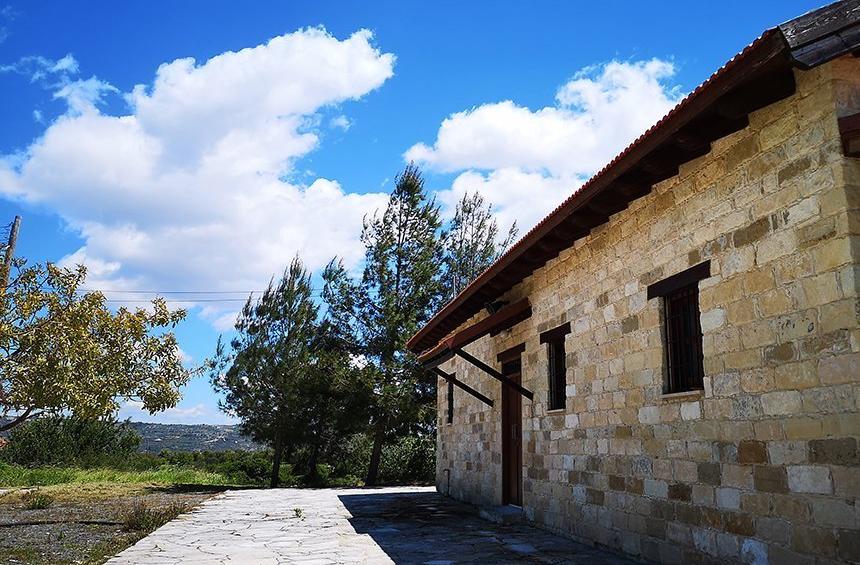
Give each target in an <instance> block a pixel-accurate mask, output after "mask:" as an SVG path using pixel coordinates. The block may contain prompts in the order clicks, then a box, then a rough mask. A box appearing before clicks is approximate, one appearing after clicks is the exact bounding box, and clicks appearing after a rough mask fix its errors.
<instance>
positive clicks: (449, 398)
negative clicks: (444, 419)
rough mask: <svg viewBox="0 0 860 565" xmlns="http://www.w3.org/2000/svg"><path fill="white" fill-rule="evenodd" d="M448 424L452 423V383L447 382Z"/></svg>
mask: <svg viewBox="0 0 860 565" xmlns="http://www.w3.org/2000/svg"><path fill="white" fill-rule="evenodd" d="M448 423H449V424H453V423H454V383H453V382H451V381H448Z"/></svg>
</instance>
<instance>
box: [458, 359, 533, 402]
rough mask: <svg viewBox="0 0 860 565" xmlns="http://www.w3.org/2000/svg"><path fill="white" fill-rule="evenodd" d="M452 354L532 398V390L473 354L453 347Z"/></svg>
mask: <svg viewBox="0 0 860 565" xmlns="http://www.w3.org/2000/svg"><path fill="white" fill-rule="evenodd" d="M454 355H456V356H458V357H460V358H461V359H464V360H465V361H468V362H469V363H471V364H472V365H474V366H475V367H477V368H479V369H481V370H482V371H484V372H485V373H487V374H488V375H490V376H491V377H493V378H494V379H496V380H498V381H501V382H502V383H503V384H505V385H507V386H509V387H511V388H512V389H514V390H515V391H517V392H518V393H520V394H521V395H522V396H524V397H526V398H528V399H529V400H532V399H533V398H534V395H533V394H532V392H531V391H530V390H529V389H527V388H524V387H522V386H521V385H519V384H517V383H515V382H514V381H512V380H511V379H509V378H508V377H506V376H504V375H503V374H501V373H500V372H499V371H497V370H495V369H494V368H492V367H490V366H489V365H487V364H486V363H484V362H483V361H481V360H480V359H478V358H477V357H474V356H473V355H470V354H469V353H466V352H465V351H463V350H462V349H455V350H454Z"/></svg>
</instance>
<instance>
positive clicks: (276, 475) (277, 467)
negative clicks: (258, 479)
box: [269, 433, 284, 488]
mask: <svg viewBox="0 0 860 565" xmlns="http://www.w3.org/2000/svg"><path fill="white" fill-rule="evenodd" d="M283 451H284V448H283V445H282V442H281V434H280V433H277V434H275V445H274V453H273V457H272V480H271V482H270V483H269V486H270V487H271V488H277V487H278V480H279V479H280V475H281V455H283Z"/></svg>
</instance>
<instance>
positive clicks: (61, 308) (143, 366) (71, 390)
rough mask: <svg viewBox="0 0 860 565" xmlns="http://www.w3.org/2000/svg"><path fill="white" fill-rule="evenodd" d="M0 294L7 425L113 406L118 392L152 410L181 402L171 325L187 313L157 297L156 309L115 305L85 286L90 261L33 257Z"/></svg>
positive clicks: (19, 265) (99, 413)
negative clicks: (35, 261)
mask: <svg viewBox="0 0 860 565" xmlns="http://www.w3.org/2000/svg"><path fill="white" fill-rule="evenodd" d="M13 270H14V276H13V277H12V280H11V281H10V282H9V284H8V286H7V288H6V289H5V292H3V293H2V295H0V308H1V309H2V312H0V410H2V416H3V418H4V419H5V420H7V421H6V423H5V424H3V425H2V426H0V430H8V429H10V428H12V427H15V426H17V425H19V424H21V423H22V422H25V421H27V420H28V419H31V418H34V417H36V416H38V415H39V414H42V413H53V414H59V413H62V412H70V413H72V414H74V415H76V416H79V417H82V418H99V417H105V416H109V415H111V414H113V413H114V412H115V411H116V410H117V408H118V405H119V401H120V400H121V399H125V400H137V401H140V402H142V403H143V406H144V408H145V409H147V410H148V411H149V412H150V413H154V412H158V411H161V410H165V409H167V408H170V407H172V406H175V405H176V403H177V402H178V400H179V398H180V394H179V387H180V386H181V385H183V384H184V383H185V382H187V380H188V378H189V372H188V371H187V370H186V369H185V368H184V367H183V366H182V362H181V361H180V358H179V349H178V348H177V345H176V338H175V337H174V335H173V333H172V332H171V331H168V330H169V329H170V328H173V327H175V326H176V324H178V323H179V322H180V321H181V320H182V319H183V318H184V317H185V312H184V311H182V310H178V311H173V312H171V311H169V310H168V309H167V306H166V304H165V302H164V301H163V300H161V299H156V300H154V301H153V302H152V307H151V309H149V310H147V309H143V308H139V309H137V310H135V311H130V310H128V309H126V308H120V309H118V310H117V311H115V312H114V311H112V310H111V309H109V308H108V307H107V306H106V303H105V297H104V295H102V294H101V293H99V292H82V291H81V284H82V283H83V281H84V280H85V278H86V269H85V268H84V267H83V266H78V267H76V268H74V269H66V268H61V267H58V266H56V265H52V264H47V265H34V266H30V267H28V266H26V262H25V261H24V260H22V259H16V260H15V261H14V269H13Z"/></svg>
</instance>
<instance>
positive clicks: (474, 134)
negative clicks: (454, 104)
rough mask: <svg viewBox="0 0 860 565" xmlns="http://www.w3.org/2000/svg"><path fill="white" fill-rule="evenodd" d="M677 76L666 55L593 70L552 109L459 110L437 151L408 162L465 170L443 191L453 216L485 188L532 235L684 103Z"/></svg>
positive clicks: (420, 148) (429, 149)
mask: <svg viewBox="0 0 860 565" xmlns="http://www.w3.org/2000/svg"><path fill="white" fill-rule="evenodd" d="M674 72H675V68H674V66H673V64H672V63H671V62H668V61H663V60H659V59H652V60H649V61H638V62H618V61H612V62H610V63H607V64H605V65H599V66H592V67H588V68H586V69H583V70H582V71H580V72H578V73H576V74H575V75H574V76H573V78H571V79H570V80H569V81H568V82H566V83H565V84H564V85H562V86H561V88H559V89H558V91H557V92H556V96H555V103H554V104H553V105H552V106H547V107H544V108H540V109H538V110H531V109H529V108H526V107H524V106H520V105H517V104H516V103H514V102H512V101H510V100H507V101H503V102H497V103H488V104H483V105H481V106H478V107H476V108H472V109H470V110H466V111H463V112H458V113H455V114H452V115H451V116H449V117H448V118H446V119H445V120H444V121H443V122H442V124H441V126H440V128H439V131H438V133H437V136H436V141H435V142H434V143H433V145H432V146H429V145H427V144H424V143H418V144H415V145H413V146H412V147H411V148H409V149H408V150H407V151H406V153H405V155H404V157H405V159H406V160H407V161H416V162H418V163H423V164H426V165H427V166H430V167H432V168H434V169H436V170H440V171H445V172H460V173H461V174H460V175H459V176H458V177H457V178H456V179H455V180H454V182H453V184H452V186H451V189H450V190H448V191H443V192H441V193H440V195H439V197H440V200H441V201H442V202H443V204H445V205H446V207H447V208H449V210H450V208H451V207H453V204H454V203H456V201H457V199H458V198H459V197H460V196H462V193H463V192H464V191H466V190H469V191H474V190H480V191H481V192H482V193H483V194H484V195H485V197H486V198H487V199H488V200H489V201H490V202H492V203H493V204H494V207H495V209H496V211H497V214H498V215H499V217H500V218H501V220H502V223H503V224H504V225H507V224H508V223H509V222H510V221H512V220H513V219H516V220H517V221H518V223H519V225H520V227H521V228H523V229H528V228H530V227H531V226H532V225H534V224H535V223H536V222H537V221H538V220H539V219H540V218H541V217H542V216H543V215H545V214H546V213H547V212H548V211H549V210H551V209H552V208H553V207H554V206H556V205H557V204H558V203H560V202H561V201H562V200H563V199H564V197H566V196H568V195H570V194H571V193H572V192H573V190H575V189H576V188H577V187H578V186H579V185H580V184H581V183H582V182H583V181H584V180H585V179H586V178H587V177H589V176H590V175H592V174H593V173H595V172H596V171H597V170H599V169H600V168H601V167H602V166H603V165H605V164H606V163H607V162H609V161H610V160H611V159H612V157H614V156H615V155H616V154H617V153H618V152H619V151H620V150H621V149H623V148H624V147H625V146H626V145H627V144H629V143H630V142H631V141H633V140H634V139H635V138H636V137H637V136H638V135H640V134H641V133H643V132H644V131H645V130H646V129H647V128H648V127H649V126H651V125H652V124H653V123H654V122H656V121H657V120H658V119H659V118H660V117H661V116H663V115H664V114H665V113H666V112H667V111H668V110H669V109H670V108H672V106H674V105H675V104H676V103H677V102H678V101H679V100H680V98H681V95H680V93H679V91H678V89H677V88H675V87H672V86H670V85H668V84H667V83H666V80H667V79H669V78H671V77H672V76H673V75H674Z"/></svg>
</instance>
